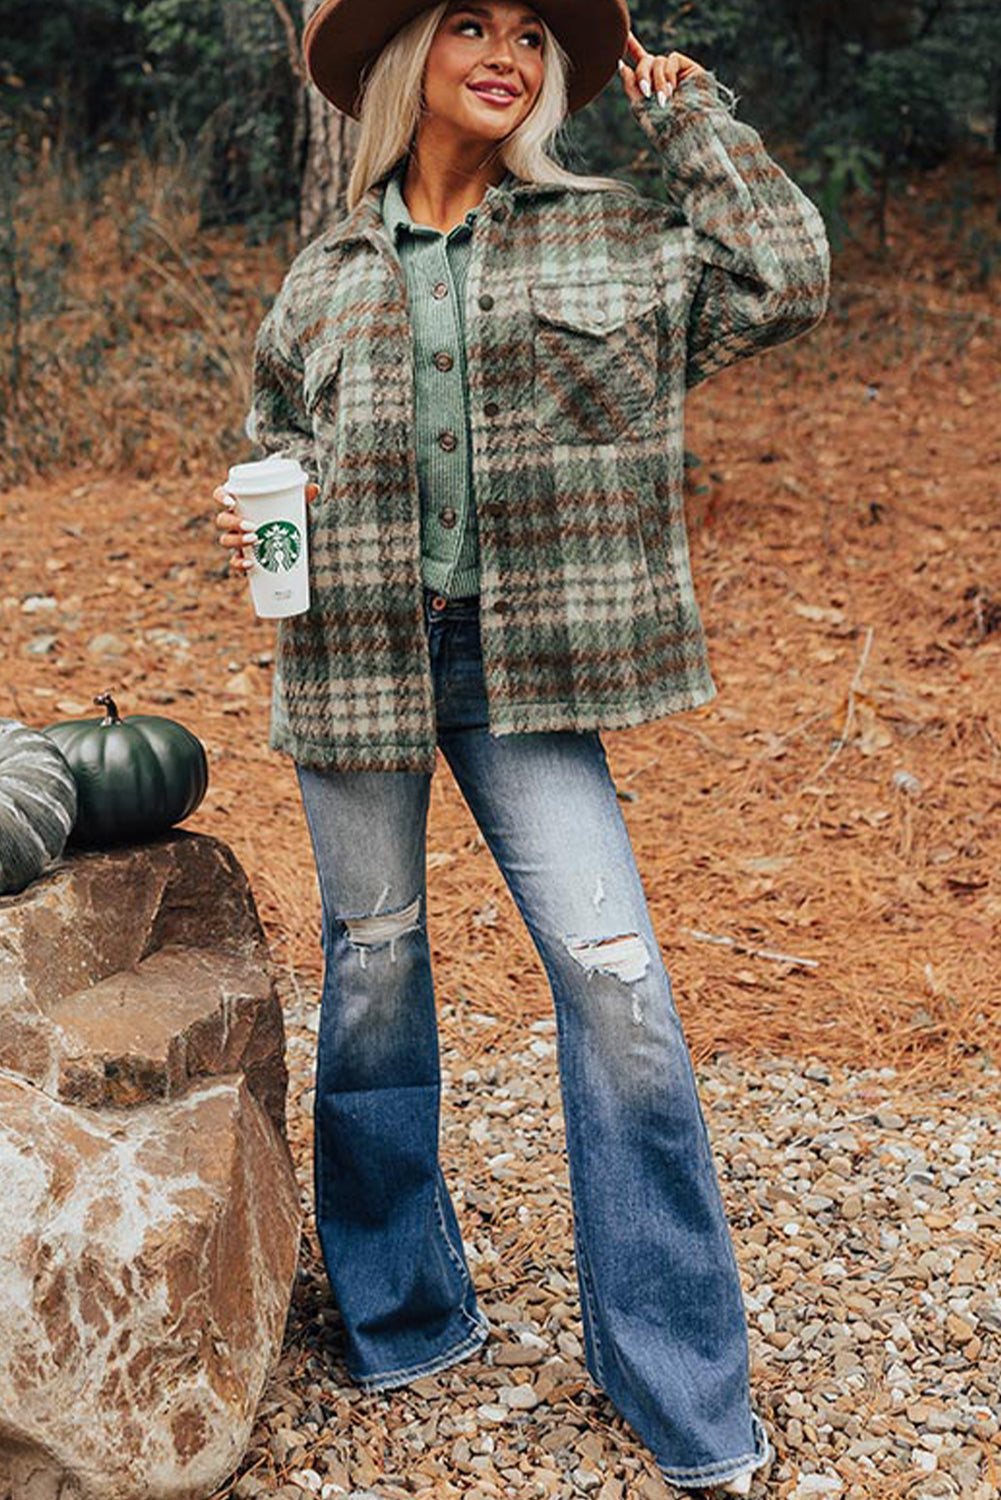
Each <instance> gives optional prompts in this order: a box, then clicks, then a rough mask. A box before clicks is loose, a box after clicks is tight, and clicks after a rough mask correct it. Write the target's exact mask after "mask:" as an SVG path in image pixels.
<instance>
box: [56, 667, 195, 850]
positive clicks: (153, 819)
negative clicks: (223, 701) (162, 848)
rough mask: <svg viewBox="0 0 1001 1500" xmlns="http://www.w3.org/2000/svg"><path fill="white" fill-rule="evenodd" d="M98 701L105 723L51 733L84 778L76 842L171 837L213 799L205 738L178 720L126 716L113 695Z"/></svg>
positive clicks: (79, 781) (73, 722) (77, 723)
mask: <svg viewBox="0 0 1001 1500" xmlns="http://www.w3.org/2000/svg"><path fill="white" fill-rule="evenodd" d="M94 702H95V703H103V704H104V705H105V708H106V709H107V712H106V714H105V716H104V718H103V719H69V720H67V721H66V722H64V723H61V724H49V725H48V726H47V727H46V729H45V731H44V733H45V734H47V735H48V736H49V738H50V740H52V741H54V743H55V744H56V745H57V746H58V748H59V749H60V750H61V751H62V753H63V755H64V756H65V757H66V760H67V762H68V763H69V767H70V769H71V771H72V772H73V776H74V778H75V780H76V790H77V817H76V822H75V824H74V825H73V831H72V833H71V834H70V837H69V842H70V843H73V844H82V845H89V846H91V847H95V848H102V849H103V848H107V847H108V846H109V845H112V844H135V843H141V842H142V841H143V840H144V839H150V838H155V837H156V836H157V834H160V833H166V831H167V829H168V828H172V827H173V826H174V824H175V823H180V822H181V821H182V820H183V819H184V818H186V817H188V816H189V814H190V813H193V812H194V810H195V808H196V807H197V806H198V804H199V803H200V802H201V800H202V798H203V797H204V796H205V792H206V789H207V787H208V784H209V768H208V760H207V758H206V755H205V750H204V747H203V746H202V743H201V741H200V740H199V739H197V738H196V737H195V735H193V734H192V733H191V731H190V730H189V729H185V727H184V725H183V724H178V723H175V721H174V720H173V719H163V718H159V717H158V716H156V715H154V714H128V715H127V716H126V717H125V718H124V719H121V718H119V716H118V709H117V708H116V707H115V704H114V701H113V700H112V698H111V696H110V694H108V693H101V694H99V695H98V697H96V698H95V699H94Z"/></svg>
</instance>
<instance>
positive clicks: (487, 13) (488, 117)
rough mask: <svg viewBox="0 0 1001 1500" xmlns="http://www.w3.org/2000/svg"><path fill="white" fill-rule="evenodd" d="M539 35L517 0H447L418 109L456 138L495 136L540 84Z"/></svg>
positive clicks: (513, 123) (524, 109)
mask: <svg viewBox="0 0 1001 1500" xmlns="http://www.w3.org/2000/svg"><path fill="white" fill-rule="evenodd" d="M542 46H543V33H542V27H541V26H540V24H539V19H538V16H537V15H536V14H535V12H534V11H533V10H531V8H530V7H528V6H527V5H524V4H521V3H518V0H472V4H469V5H464V4H461V3H457V0H451V3H450V4H449V7H448V10H447V11H446V13H445V15H444V17H443V18H442V21H441V24H440V25H439V27H438V30H437V32H436V33H435V37H434V41H433V42H432V43H431V49H430V51H429V53H428V59H427V66H426V68H425V70H424V100H425V105H424V113H425V115H428V116H434V117H435V119H436V121H437V122H438V123H440V124H448V125H451V126H453V127H454V128H455V129H456V130H457V131H459V132H461V133H462V134H463V135H469V136H476V137H479V138H481V139H483V140H488V141H499V140H502V139H503V138H504V137H505V136H507V135H510V133H511V131H512V130H515V129H516V128H517V127H518V126H519V125H520V124H521V122H522V120H523V119H524V118H525V116H526V115H527V114H528V112H529V110H530V109H531V108H532V105H533V104H534V103H535V100H536V98H537V96H538V93H539V89H540V88H541V87H542V75H543V62H542Z"/></svg>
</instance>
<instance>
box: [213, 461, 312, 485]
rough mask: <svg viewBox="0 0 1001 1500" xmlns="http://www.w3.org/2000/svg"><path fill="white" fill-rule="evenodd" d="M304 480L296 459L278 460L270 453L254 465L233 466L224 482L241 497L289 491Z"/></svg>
mask: <svg viewBox="0 0 1001 1500" xmlns="http://www.w3.org/2000/svg"><path fill="white" fill-rule="evenodd" d="M306 478H307V474H306V471H305V469H304V468H303V467H302V465H301V464H300V462H299V460H298V459H297V458H279V456H278V454H277V453H271V454H269V455H268V457H267V458H261V459H258V460H257V461H256V462H254V463H247V464H234V465H233V467H232V468H231V469H230V471H229V478H228V480H227V481H226V482H227V484H229V485H230V486H231V487H232V488H233V489H234V490H237V491H239V493H240V494H241V495H270V494H271V493H272V492H274V491H278V490H287V489H291V488H292V486H293V485H296V484H300V483H301V482H302V481H303V480H304V479H306Z"/></svg>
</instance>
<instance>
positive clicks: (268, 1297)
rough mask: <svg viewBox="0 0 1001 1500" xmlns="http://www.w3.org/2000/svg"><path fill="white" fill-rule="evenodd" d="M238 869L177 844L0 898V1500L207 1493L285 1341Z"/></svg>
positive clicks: (262, 1062)
mask: <svg viewBox="0 0 1001 1500" xmlns="http://www.w3.org/2000/svg"><path fill="white" fill-rule="evenodd" d="M284 1048H285V1033H284V1023H283V1017H282V1008H281V1003H280V1001H279V999H278V995H277V992H276V990H275V986H274V982H273V978H272V975H271V972H270V964H269V956H268V951H267V946H266V943H265V941H264V936H263V932H262V929H261V925H260V921H259V918H258V915H257V910H256V907H255V904H254V900H253V896H252V894H251V892H250V888H249V885H248V883H247V880H246V876H245V875H244V873H243V871H242V870H241V868H240V866H239V864H238V863H237V861H236V859H235V857H234V856H233V854H232V852H231V851H230V850H229V849H228V848H227V847H226V845H225V844H223V843H221V842H220V841H219V840H217V839H214V838H209V837H206V836H204V835H198V834H190V833H185V832H173V833H171V834H170V835H168V836H166V837H164V838H162V839H159V840H156V841H153V842H151V843H149V844H143V845H139V846H136V847H134V848H126V849H116V850H114V851H104V852H89V851H88V852H81V853H78V854H70V855H69V856H68V857H67V858H65V859H64V860H63V861H62V862H61V864H59V865H58V866H56V867H55V868H54V869H53V870H52V871H50V872H49V873H48V874H46V875H45V876H43V877H42V879H40V880H38V881H36V882H34V883H33V884H32V885H31V886H30V887H29V888H28V890H27V891H26V892H24V893H23V895H22V896H20V897H16V898H9V899H4V900H2V901H0V1413H2V1419H0V1500H50V1497H51V1500H200V1497H203V1496H204V1495H206V1494H207V1493H209V1492H210V1491H211V1489H212V1488H213V1486H215V1485H218V1484H219V1483H221V1482H222V1481H223V1480H224V1479H225V1477H226V1476H227V1475H228V1474H229V1473H231V1472H232V1470H233V1468H234V1467H235V1466H236V1465H237V1463H238V1462H239V1460H240V1457H241V1455H242V1454H243V1452H244V1448H245V1446H246V1442H247V1439H248V1435H249V1431H250V1425H251V1423H252V1420H253V1416H254V1411H255V1407H256V1405H257V1402H258V1399H259V1397H260V1394H261V1390H262V1388H263V1385H264V1382H265V1380H266V1378H267V1375H268V1372H269V1370H270V1369H271V1368H272V1366H273V1365H274V1362H275V1360H276V1358H277V1356H278V1352H279V1349H280V1344H281V1338H282V1332H283V1328H284V1325H285V1317H286V1314H287V1311H288V1307H289V1299H290V1296H291V1288H292V1283H293V1279H294V1275H295V1266H296V1259H297V1255H298V1245H299V1232H300V1205H299V1189H298V1186H297V1183H296V1178H295V1171H294V1167H293V1163H292V1158H291V1154H290V1151H289V1145H288V1141H287V1138H286V1134H285V1094H286V1087H287V1082H288V1073H287V1068H286V1064H285V1055H284Z"/></svg>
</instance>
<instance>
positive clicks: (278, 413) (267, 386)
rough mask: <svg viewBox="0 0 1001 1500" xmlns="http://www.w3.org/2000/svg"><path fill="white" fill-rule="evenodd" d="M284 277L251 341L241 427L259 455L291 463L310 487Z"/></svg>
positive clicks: (312, 469) (312, 451) (312, 455)
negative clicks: (247, 404)
mask: <svg viewBox="0 0 1001 1500" xmlns="http://www.w3.org/2000/svg"><path fill="white" fill-rule="evenodd" d="M288 286H289V281H288V278H286V281H285V283H284V284H283V286H282V288H281V290H280V291H279V293H278V296H277V297H276V298H275V300H274V302H273V303H272V305H271V308H270V309H269V311H268V312H267V314H266V315H265V317H264V321H263V322H262V323H261V326H260V327H259V329H258V330H257V337H256V338H255V340H254V371H253V382H252V395H251V405H250V410H249V412H248V413H247V417H246V421H245V423H244V428H245V430H246V433H247V436H248V437H249V438H250V440H251V442H253V443H256V444H257V445H258V446H259V447H260V448H263V450H264V452H265V454H271V453H276V454H278V455H279V456H280V457H282V458H297V459H298V460H299V462H300V464H301V465H302V467H303V469H304V470H305V471H306V473H307V474H308V475H309V478H310V479H311V480H313V481H314V482H315V481H316V480H317V477H318V475H317V462H316V447H315V443H314V441H313V431H312V424H311V423H310V420H309V416H308V413H307V412H306V409H305V406H304V404H303V395H302V364H301V361H300V359H299V358H298V355H297V351H296V348H295V343H294V340H293V339H292V338H291V336H290V332H289V329H288V326H287V317H286V312H285V295H286V291H287V288H288Z"/></svg>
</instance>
